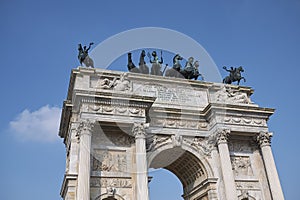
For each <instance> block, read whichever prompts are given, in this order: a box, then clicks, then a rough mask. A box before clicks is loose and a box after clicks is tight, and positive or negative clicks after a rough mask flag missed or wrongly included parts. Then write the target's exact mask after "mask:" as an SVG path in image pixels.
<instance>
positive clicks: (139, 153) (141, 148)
mask: <svg viewBox="0 0 300 200" xmlns="http://www.w3.org/2000/svg"><path fill="white" fill-rule="evenodd" d="M132 134H133V135H134V136H135V148H136V199H137V200H148V199H149V195H148V169H147V158H146V132H145V127H144V124H141V123H135V124H134V125H133V127H132Z"/></svg>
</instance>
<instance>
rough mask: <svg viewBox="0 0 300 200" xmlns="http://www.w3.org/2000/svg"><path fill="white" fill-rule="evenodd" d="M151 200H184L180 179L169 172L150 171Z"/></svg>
mask: <svg viewBox="0 0 300 200" xmlns="http://www.w3.org/2000/svg"><path fill="white" fill-rule="evenodd" d="M149 176H150V177H151V182H150V183H149V195H150V200H183V198H182V195H183V188H182V184H181V182H180V180H179V179H178V177H177V176H176V175H175V174H173V173H172V172H170V171H169V170H166V169H163V168H160V169H153V168H152V169H150V170H149Z"/></svg>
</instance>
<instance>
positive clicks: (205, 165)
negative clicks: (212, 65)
mask: <svg viewBox="0 0 300 200" xmlns="http://www.w3.org/2000/svg"><path fill="white" fill-rule="evenodd" d="M252 93H253V90H252V89H251V88H249V87H243V86H235V85H223V84H220V83H209V82H201V81H191V80H185V79H176V78H168V77H159V76H149V75H143V74H135V73H124V72H116V71H109V70H102V69H91V68H77V69H74V70H73V71H72V74H71V79H70V85H69V90H68V96H67V100H66V101H65V102H64V108H63V112H62V119H61V126H60V132H59V135H60V136H61V137H62V138H64V143H65V145H66V149H67V159H66V161H67V165H66V169H67V170H66V175H65V179H64V183H63V186H62V190H61V195H62V197H63V199H76V198H77V199H78V198H79V199H87V200H88V199H89V197H90V198H91V199H97V200H102V199H105V198H112V197H113V198H115V199H117V200H121V199H122V200H129V199H130V200H136V199H141V200H147V199H148V177H147V176H148V175H147V172H148V169H149V168H165V169H168V170H169V171H171V172H173V173H174V174H175V175H176V176H177V177H178V178H179V179H180V181H181V183H182V185H183V189H184V194H183V198H184V199H199V198H200V199H230V200H233V199H243V198H248V199H262V200H268V199H283V198H284V197H283V194H282V190H281V186H280V182H279V179H278V175H277V171H276V166H275V163H274V160H273V157H272V152H271V146H270V138H271V134H270V133H269V130H268V126H267V121H268V119H269V117H270V115H272V114H273V112H274V110H273V109H270V108H261V107H259V106H258V105H257V104H254V103H253V102H252V101H251V98H250V96H251V94H252ZM154 178H155V177H154Z"/></svg>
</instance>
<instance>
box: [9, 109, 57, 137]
mask: <svg viewBox="0 0 300 200" xmlns="http://www.w3.org/2000/svg"><path fill="white" fill-rule="evenodd" d="M60 115H61V108H59V107H56V106H54V107H50V106H49V105H46V106H43V107H41V108H40V109H38V110H36V111H32V112H31V111H30V110H28V109H26V110H24V111H23V112H22V113H20V114H19V115H18V116H17V117H16V119H14V120H13V121H11V122H10V123H9V129H10V132H11V133H13V134H14V135H15V136H16V137H17V138H18V139H19V140H23V141H28V140H29V141H43V142H52V141H55V140H57V139H59V137H58V129H59V123H60Z"/></svg>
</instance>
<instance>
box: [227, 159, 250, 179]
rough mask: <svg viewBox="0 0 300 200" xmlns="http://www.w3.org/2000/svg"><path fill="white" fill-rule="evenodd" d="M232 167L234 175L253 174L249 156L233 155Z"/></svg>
mask: <svg viewBox="0 0 300 200" xmlns="http://www.w3.org/2000/svg"><path fill="white" fill-rule="evenodd" d="M232 169H233V170H234V172H235V174H236V176H241V175H244V176H251V175H252V174H253V173H252V169H251V164H250V159H249V157H233V158H232Z"/></svg>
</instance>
